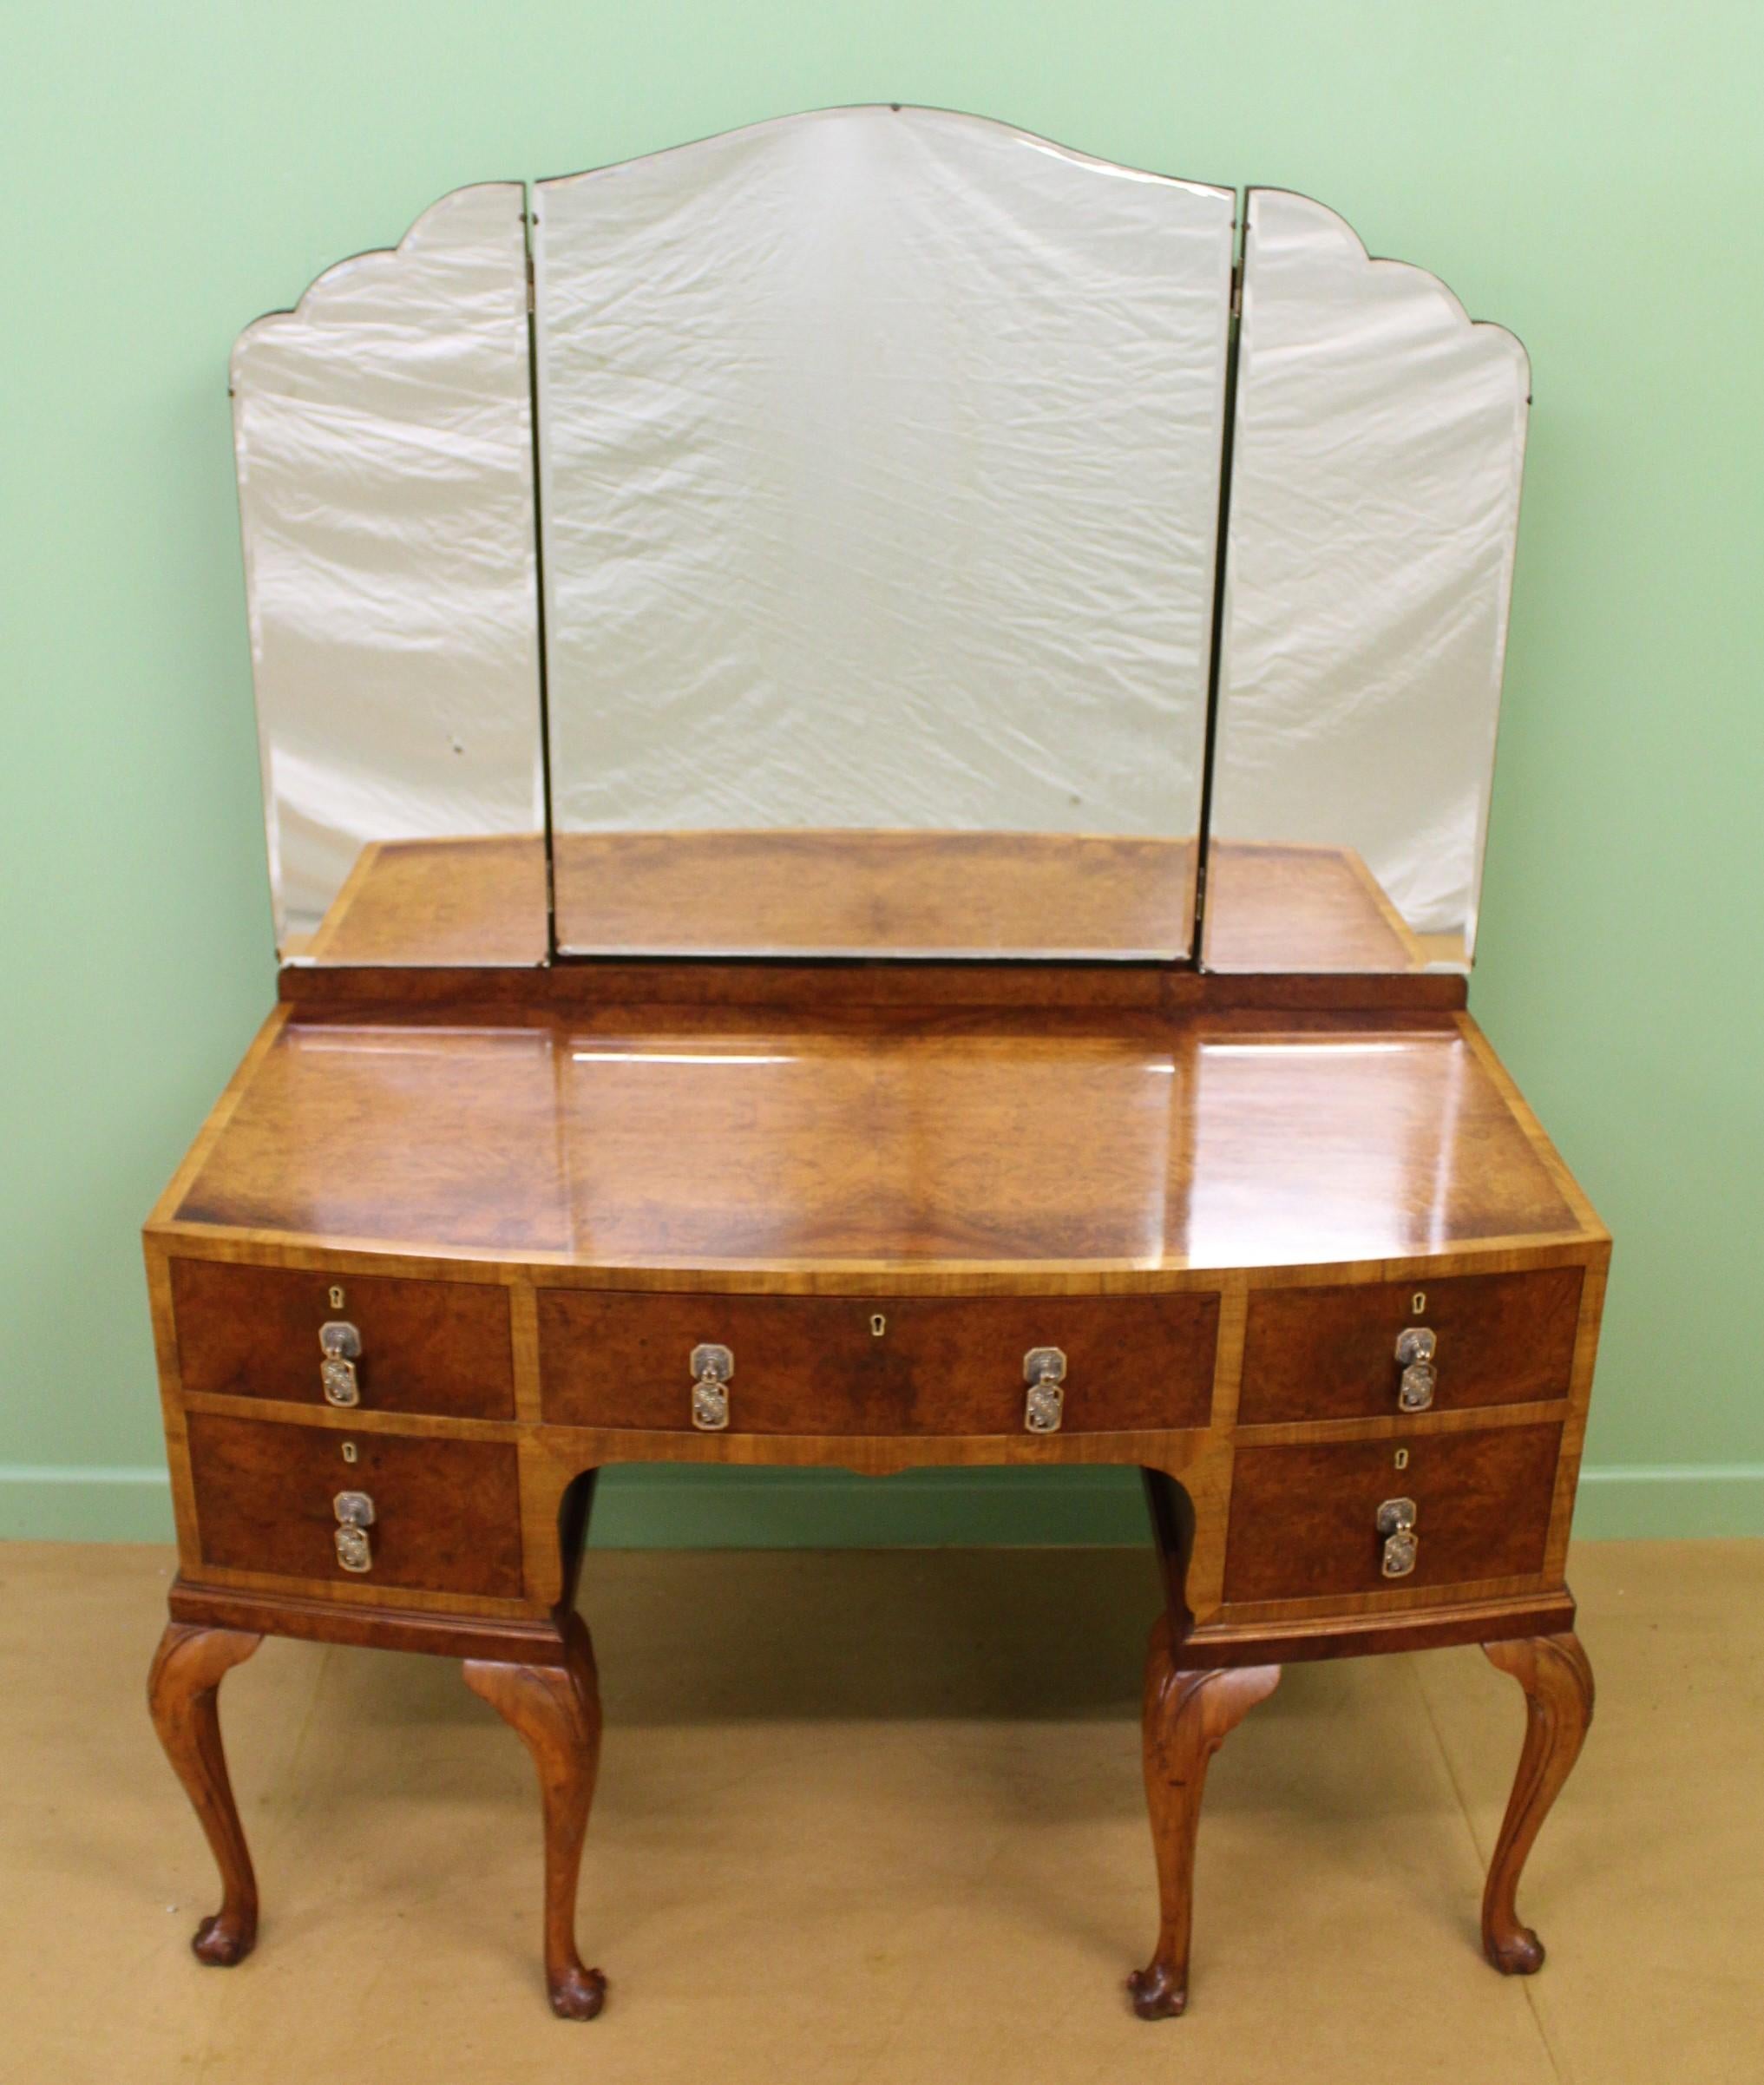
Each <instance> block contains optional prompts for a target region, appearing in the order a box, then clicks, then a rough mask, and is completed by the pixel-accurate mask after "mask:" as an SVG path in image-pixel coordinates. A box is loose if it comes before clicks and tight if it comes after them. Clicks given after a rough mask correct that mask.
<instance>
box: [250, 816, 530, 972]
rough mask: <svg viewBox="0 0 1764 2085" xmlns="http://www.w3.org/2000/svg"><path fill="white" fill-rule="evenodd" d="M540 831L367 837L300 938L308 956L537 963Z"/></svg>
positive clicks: (301, 953)
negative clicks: (310, 930) (307, 935)
mask: <svg viewBox="0 0 1764 2085" xmlns="http://www.w3.org/2000/svg"><path fill="white" fill-rule="evenodd" d="M545 881H546V879H545V840H544V836H543V835H542V834H540V833H497V834H473V835H469V836H461V837H459V838H457V839H448V840H380V841H373V842H371V843H369V844H368V845H367V846H366V847H364V849H362V851H361V853H360V855H359V856H357V860H356V863H355V866H354V868H353V869H351V871H350V874H349V876H348V878H347V880H346V881H345V882H344V886H343V888H342V889H341V890H339V891H338V894H337V897H336V899H335V900H334V901H333V902H332V904H331V909H330V910H329V911H328V912H327V913H326V914H325V917H324V919H323V920H321V921H319V923H318V930H317V932H316V933H315V934H313V935H312V937H311V941H309V942H308V943H307V944H306V945H305V947H300V948H297V947H293V946H292V945H291V946H290V947H289V948H288V949H287V951H286V954H288V955H290V956H291V957H293V958H295V959H296V960H298V961H301V962H307V963H434V964H438V965H443V966H449V965H471V966H476V965H481V964H510V965H515V966H521V965H532V964H536V963H542V962H544V961H546V959H547V957H548V955H549V954H550V953H551V947H550V943H551V936H550V929H549V926H548V921H547V919H546V889H545Z"/></svg>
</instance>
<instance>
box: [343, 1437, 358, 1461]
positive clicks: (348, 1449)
mask: <svg viewBox="0 0 1764 2085" xmlns="http://www.w3.org/2000/svg"><path fill="white" fill-rule="evenodd" d="M356 1456H357V1448H356V1445H355V1443H354V1442H353V1441H352V1440H346V1441H344V1444H343V1459H344V1461H345V1462H353V1461H354V1460H355V1459H356Z"/></svg>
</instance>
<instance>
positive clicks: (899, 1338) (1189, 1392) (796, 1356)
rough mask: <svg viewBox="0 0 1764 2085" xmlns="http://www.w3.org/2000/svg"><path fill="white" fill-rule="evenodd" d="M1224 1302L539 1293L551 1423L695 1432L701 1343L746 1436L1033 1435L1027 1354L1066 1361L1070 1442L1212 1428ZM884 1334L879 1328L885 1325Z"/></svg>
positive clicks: (1191, 1298) (1184, 1296)
mask: <svg viewBox="0 0 1764 2085" xmlns="http://www.w3.org/2000/svg"><path fill="white" fill-rule="evenodd" d="M1218 1316H1219V1300H1218V1297H1217V1296H1216V1295H1207V1294H1202V1293H1199V1292H1194V1291H1184V1292H1181V1293H1179V1294H1171V1295H1138V1296H1046V1297H1037V1296H986V1297H953V1298H942V1297H939V1298H935V1299H930V1298H922V1297H911V1298H901V1297H895V1298H882V1299H880V1300H876V1301H864V1300H862V1299H861V1298H854V1297H848V1296H839V1297H832V1296H757V1295H675V1294H658V1295H630V1294H626V1293H620V1292H613V1291H607V1290H592V1289H566V1288H551V1289H541V1291H540V1294H539V1354H540V1374H541V1382H542V1385H543V1396H544V1400H545V1415H546V1417H547V1418H548V1420H553V1421H554V1422H556V1423H558V1424H560V1425H564V1426H640V1427H646V1428H653V1429H656V1430H659V1431H671V1430H675V1429H682V1428H684V1429H690V1428H691V1426H692V1380H693V1379H692V1350H693V1348H694V1347H697V1346H698V1345H700V1344H701V1343H705V1344H712V1345H716V1346H721V1347H727V1348H728V1349H729V1351H730V1353H731V1355H732V1357H733V1360H734V1367H733V1371H732V1373H731V1376H730V1380H729V1385H728V1392H729V1430H730V1432H731V1433H1023V1432H1024V1431H1026V1428H1025V1425H1024V1410H1025V1396H1026V1383H1025V1380H1024V1359H1025V1356H1026V1354H1027V1353H1028V1352H1029V1351H1030V1349H1031V1348H1033V1347H1059V1349H1060V1350H1061V1352H1062V1353H1063V1354H1065V1356H1066V1379H1065V1382H1064V1385H1063V1389H1064V1417H1063V1420H1062V1423H1061V1430H1062V1431H1064V1432H1066V1433H1104V1432H1116V1431H1121V1430H1130V1429H1139V1428H1145V1429H1157V1428H1164V1427H1182V1426H1205V1425H1206V1423H1207V1420H1208V1418H1209V1415H1210V1411H1211V1406H1212V1389H1213V1349H1214V1347H1215V1345H1216V1341H1217V1336H1218ZM878 1328H880V1329H878Z"/></svg>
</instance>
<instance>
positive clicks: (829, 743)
mask: <svg viewBox="0 0 1764 2085" xmlns="http://www.w3.org/2000/svg"><path fill="white" fill-rule="evenodd" d="M1234 220H1235V198H1234V196H1233V194H1232V193H1231V192H1230V190H1226V189H1219V188H1210V187H1198V186H1196V185H1194V184H1192V183H1188V182H1184V181H1177V180H1170V179H1167V178H1164V177H1163V176H1159V175H1151V174H1139V173H1134V172H1131V171H1129V170H1127V169H1125V168H1123V167H1115V166H1110V165H1107V164H1105V163H1104V162H1101V161H1096V160H1091V159H1086V158H1084V157H1082V156H1081V155H1079V154H1076V153H1072V152H1067V151H1065V150H1063V149H1061V148H1058V147H1055V146H1052V145H1049V144H1046V143H1045V142H1043V141H1041V140H1039V139H1036V138H1032V137H1029V136H1026V135H1025V134H1023V133H1022V132H1020V131H1016V130H1012V129H1009V128H1006V127H1005V126H1003V125H1000V124H996V123H990V122H985V121H980V120H978V119H976V118H974V117H971V116H961V115H946V114H942V113H941V112H938V111H935V110H928V109H915V108H905V109H891V108H846V109H833V110H828V111H825V112H823V113H821V114H818V115H808V116H801V117H791V118H788V119H785V120H784V121H779V122H776V123H768V124H763V125H760V126H758V127H757V128H752V129H749V130H744V131H738V132H735V133H732V134H729V135H726V136H723V137H717V138H712V139H710V140H708V141H705V142H703V143H700V144H696V145H690V146H685V147H683V148H680V149H679V150H676V151H672V152H666V153H661V154H655V155H653V156H652V157H650V158H647V159H642V160H637V161H632V162H630V163H628V164H626V165H622V166H616V167H607V168H605V169H602V170H601V171H599V172H596V173H593V174H581V175H577V176H575V177H574V178H571V179H567V180H554V181H544V182H541V183H540V184H539V185H538V187H537V188H536V190H535V192H534V283H535V304H536V326H535V333H536V343H537V356H538V375H539V386H538V400H539V437H540V458H541V487H540V492H541V498H540V508H541V515H542V517H543V530H544V574H545V591H546V643H547V657H548V705H549V718H550V736H551V781H552V821H553V831H554V874H555V904H556V926H557V940H558V945H559V947H560V948H561V949H562V950H565V951H574V952H579V953H604V952H610V951H639V950H640V951H645V952H652V953H673V954H709V953H734V954H785V955H790V954H877V953H887V954H932V955H1030V954H1054V955H1074V954H1105V955H1122V956H1158V957H1165V958H1170V957H1179V956H1182V955H1184V954H1187V953H1188V950H1189V947H1190V941H1191V935H1192V921H1193V914H1194V897H1193V878H1194V864H1195V851H1196V850H1195V836H1196V833H1197V827H1198V817H1199V806H1200V797H1201V777H1202V764H1203V747H1204V743H1205V725H1206V706H1207V693H1208V674H1209V652H1210V638H1211V627H1210V626H1211V616H1212V593H1213V578H1214V545H1215V538H1216V528H1217V516H1218V502H1219V478H1220V452H1221V447H1222V441H1223V401H1224V390H1225V359H1226V351H1227V344H1228V339H1229V331H1230V325H1229V313H1230V274H1231V266H1232V258H1233V254H1232V249H1233V242H1234Z"/></svg>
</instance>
